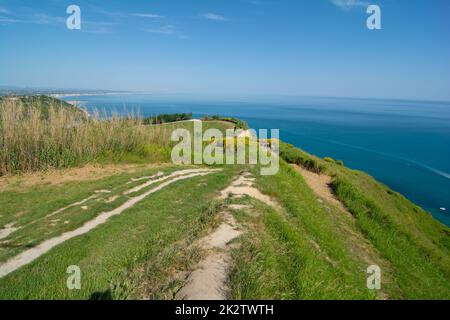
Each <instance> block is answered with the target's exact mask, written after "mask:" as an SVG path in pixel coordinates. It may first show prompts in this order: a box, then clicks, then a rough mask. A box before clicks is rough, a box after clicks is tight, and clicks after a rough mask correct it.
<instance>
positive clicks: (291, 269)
mask: <svg viewBox="0 0 450 320" xmlns="http://www.w3.org/2000/svg"><path fill="white" fill-rule="evenodd" d="M256 173H257V172H256V171H255V174H256ZM257 181H258V186H259V187H260V188H261V190H262V191H264V192H265V193H267V194H269V195H271V196H272V197H273V198H275V199H277V201H278V202H279V203H280V204H281V205H282V207H283V211H284V212H281V213H280V212H275V211H274V209H272V208H268V207H264V206H262V207H261V206H259V209H258V210H259V211H260V214H261V217H260V218H248V217H247V219H250V224H249V225H250V231H249V233H248V234H247V235H245V236H243V238H242V246H241V248H240V249H237V250H235V252H234V258H235V259H234V261H236V266H235V268H234V270H233V273H232V276H231V284H232V288H233V295H232V297H233V298H236V299H355V298H356V299H372V298H375V296H376V294H375V293H374V292H371V291H369V290H368V289H367V288H366V284H365V281H366V280H365V279H366V273H365V268H363V267H362V265H361V262H360V261H356V260H355V259H354V258H353V257H352V255H351V253H350V251H349V249H348V248H347V247H346V245H345V241H344V240H345V239H344V235H343V234H340V233H339V229H338V227H337V226H336V225H335V224H334V223H333V221H332V219H331V217H330V215H329V214H328V213H327V212H326V211H325V209H324V208H323V207H321V206H320V204H319V203H318V202H317V200H316V197H315V195H314V194H313V193H312V191H311V190H310V189H309V188H308V186H307V185H306V183H305V182H304V181H303V179H302V178H301V177H300V176H299V175H298V174H297V173H296V172H295V171H294V170H292V169H291V168H290V167H289V166H288V165H287V164H285V163H282V164H281V169H280V172H279V173H278V174H277V175H276V176H265V177H263V176H259V177H258V180H257ZM251 220H253V221H251ZM244 221H245V220H244Z"/></svg>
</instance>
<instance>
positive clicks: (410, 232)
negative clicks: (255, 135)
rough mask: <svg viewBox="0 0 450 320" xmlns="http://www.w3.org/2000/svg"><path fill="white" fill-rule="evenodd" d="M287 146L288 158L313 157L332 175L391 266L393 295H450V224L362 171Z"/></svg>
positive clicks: (360, 224) (346, 202)
mask: <svg viewBox="0 0 450 320" xmlns="http://www.w3.org/2000/svg"><path fill="white" fill-rule="evenodd" d="M283 148H284V149H285V150H287V151H286V152H285V153H284V154H283V157H284V158H285V159H286V160H287V161H289V162H292V163H297V164H300V165H304V163H305V159H311V160H312V161H313V162H314V163H315V167H320V168H322V169H321V172H325V173H327V174H328V175H330V176H332V177H333V189H334V192H335V194H336V196H337V197H338V199H340V200H341V201H342V203H344V205H345V206H346V207H347V208H348V209H349V211H350V212H351V213H352V215H353V216H354V218H355V219H356V226H357V228H358V230H359V232H360V233H361V234H363V235H364V237H365V238H366V239H368V240H369V241H370V243H371V245H372V246H373V247H374V248H376V249H377V251H378V252H379V254H380V255H381V256H382V257H383V258H384V259H386V260H387V261H388V262H389V263H390V265H391V267H392V269H393V277H394V279H395V282H396V286H395V287H398V288H399V290H400V292H398V293H397V294H392V293H391V297H394V298H395V297H397V298H405V299H449V298H450V254H449V253H450V246H449V244H450V232H449V228H448V227H446V226H444V225H442V224H441V223H439V222H438V221H436V220H435V219H433V218H432V216H431V215H430V214H429V213H426V212H425V211H424V210H423V209H421V208H419V207H418V206H416V205H414V204H413V203H411V202H410V201H408V200H407V199H406V198H404V197H403V196H401V195H400V194H398V193H396V192H394V191H392V190H390V189H389V188H388V187H386V186H385V185H383V184H381V183H379V182H377V181H376V180H374V179H373V178H372V177H370V176H368V175H367V174H365V173H363V172H360V171H355V170H350V169H348V168H346V167H344V166H342V165H341V164H339V163H333V162H329V161H324V160H321V159H319V158H316V157H313V156H310V155H308V154H306V153H305V152H303V151H301V150H299V149H296V148H293V147H292V146H289V145H286V144H285V145H284V146H283ZM302 220H303V221H304V219H302ZM324 229H327V228H324Z"/></svg>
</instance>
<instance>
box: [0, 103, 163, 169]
mask: <svg viewBox="0 0 450 320" xmlns="http://www.w3.org/2000/svg"><path fill="white" fill-rule="evenodd" d="M45 111H46V112H45V115H44V114H43V112H42V108H41V107H38V106H34V105H24V104H23V103H22V102H20V100H16V99H3V100H2V101H1V102H0V175H5V174H11V173H18V172H27V171H36V170H43V169H48V168H62V167H68V166H73V165H78V164H81V163H85V162H88V161H92V160H95V159H99V158H105V157H111V156H113V157H116V158H117V157H119V158H120V156H122V155H125V154H128V153H131V154H136V155H140V156H145V155H146V152H148V150H154V148H149V146H151V145H158V146H163V145H164V144H167V143H168V142H169V133H167V132H164V129H163V128H152V129H149V127H146V126H143V125H142V119H141V118H140V117H139V116H136V115H134V114H130V115H128V116H127V117H119V116H118V115H112V116H108V117H105V116H104V115H103V116H100V114H99V113H98V112H94V114H93V115H92V116H91V117H87V116H86V115H83V113H82V112H79V113H78V112H73V110H72V111H69V110H67V109H65V108H63V107H61V106H58V105H55V104H51V105H49V106H48V110H45ZM47 111H48V112H47Z"/></svg>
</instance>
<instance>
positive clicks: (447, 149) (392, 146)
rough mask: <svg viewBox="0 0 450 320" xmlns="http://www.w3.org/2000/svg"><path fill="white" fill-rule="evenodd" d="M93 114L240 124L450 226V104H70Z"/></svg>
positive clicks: (316, 100)
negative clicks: (388, 191)
mask: <svg viewBox="0 0 450 320" xmlns="http://www.w3.org/2000/svg"><path fill="white" fill-rule="evenodd" d="M64 100H66V101H78V103H79V104H81V105H84V106H85V107H86V108H87V109H88V111H89V112H92V111H93V110H94V109H98V110H100V111H101V112H107V113H109V112H116V113H119V114H125V113H130V112H136V113H139V114H141V115H142V116H154V115H158V114H161V113H192V114H193V116H194V117H195V118H200V117H202V116H206V115H221V116H230V117H236V118H240V119H242V120H245V121H247V122H248V124H249V126H250V128H253V129H256V130H258V129H279V130H280V138H281V139H282V140H283V141H286V142H289V143H291V144H293V145H295V146H297V147H299V148H302V149H303V150H305V151H307V152H309V153H312V154H314V155H317V156H319V157H332V158H334V159H338V160H343V161H344V163H345V165H346V166H348V167H350V168H353V169H359V170H363V171H365V172H367V173H369V174H370V175H372V176H373V177H375V178H376V179H377V180H379V181H381V182H383V183H384V184H386V185H387V186H389V187H390V188H392V189H393V190H395V191H398V192H400V193H401V194H403V195H404V196H406V197H407V198H408V199H410V200H411V201H412V202H414V203H416V204H417V205H420V206H421V207H422V208H424V209H425V210H427V211H428V212H430V213H431V214H432V215H433V216H434V217H435V218H436V219H437V220H439V221H441V222H442V223H444V224H445V225H447V226H450V102H437V101H409V100H384V99H359V98H358V99H356V98H328V97H327V98H321V97H287V98H286V97H280V98H277V97H270V98H269V97H267V98H265V97H255V98H239V99H238V98H235V99H226V98H221V99H214V98H198V97H194V96H182V95H153V94H108V95H86V96H66V97H64Z"/></svg>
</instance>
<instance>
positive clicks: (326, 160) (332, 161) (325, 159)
mask: <svg viewBox="0 0 450 320" xmlns="http://www.w3.org/2000/svg"><path fill="white" fill-rule="evenodd" d="M323 160H324V161H325V162H329V163H335V161H334V159H333V158H330V157H325V158H323Z"/></svg>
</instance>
